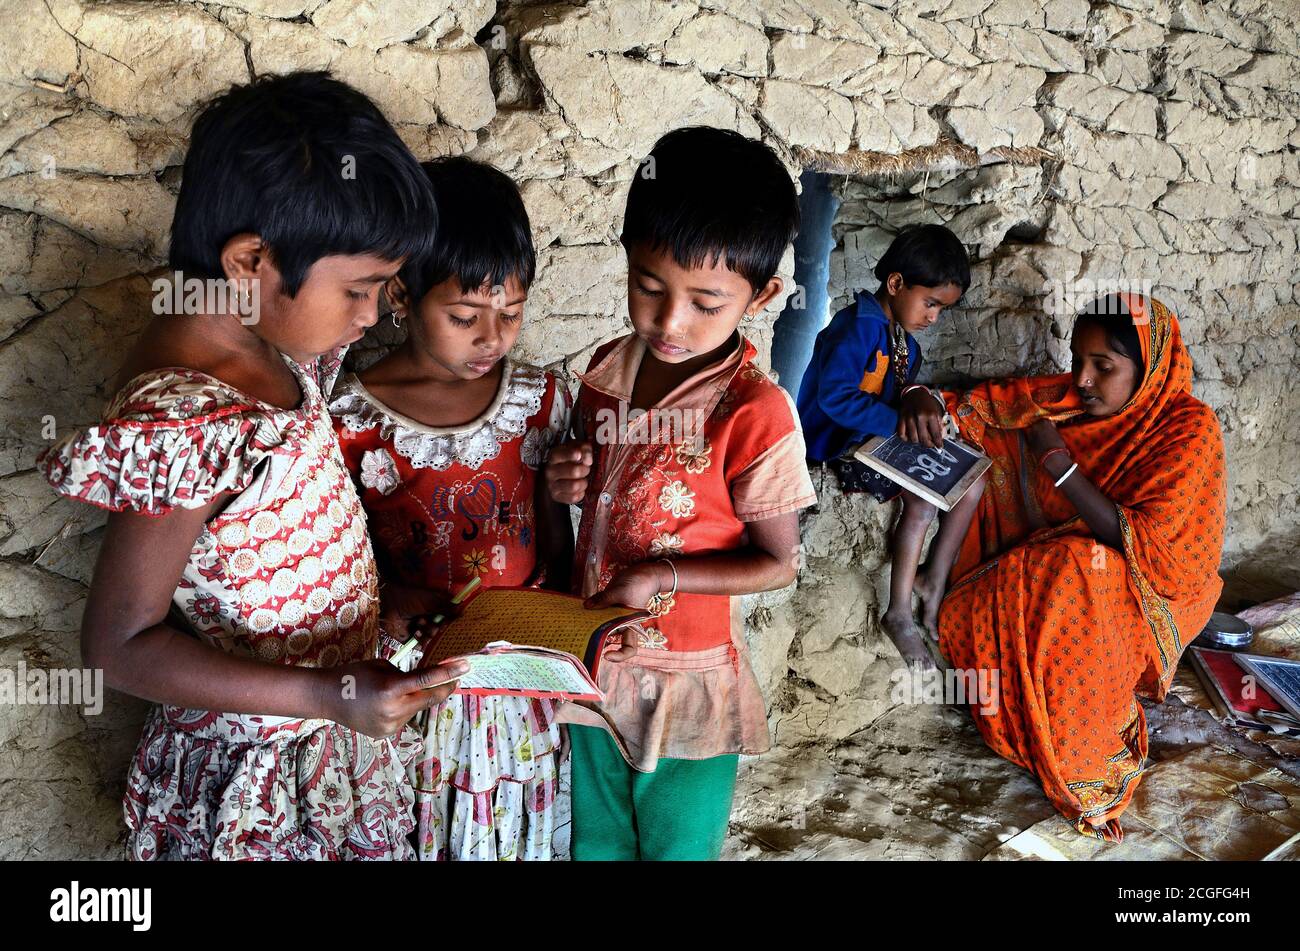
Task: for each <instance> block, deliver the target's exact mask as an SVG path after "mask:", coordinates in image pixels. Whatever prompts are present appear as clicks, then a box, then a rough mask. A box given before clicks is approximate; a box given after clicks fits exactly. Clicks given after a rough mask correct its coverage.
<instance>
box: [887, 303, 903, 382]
mask: <svg viewBox="0 0 1300 951" xmlns="http://www.w3.org/2000/svg"><path fill="white" fill-rule="evenodd" d="M889 330H890V333H891V334H892V336H893V344H894V358H893V360H892V361H891V362H892V363H893V364H894V381H895V384H896V386H895V389H896V390H897V391H898V392H899V393H901V392H903V387H904V386H906V385H907V333H906V331H904V330H903V328H902V327H900V326H899V325H898V322H897V321H895V320H894V319H892V318H890V321H889Z"/></svg>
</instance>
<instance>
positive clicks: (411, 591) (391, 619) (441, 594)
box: [379, 584, 460, 641]
mask: <svg viewBox="0 0 1300 951" xmlns="http://www.w3.org/2000/svg"><path fill="white" fill-rule="evenodd" d="M379 600H380V608H381V610H380V615H379V623H380V625H381V626H382V627H383V629H384V632H385V633H387V634H388V635H389V636H390V637H392V638H394V639H396V640H399V641H404V640H406V639H407V638H408V637H410V636H411V635H412V634H416V633H426V632H427V631H429V630H430V629H431V628H432V627H433V624H432V618H433V616H434V615H436V614H441V615H443V617H444V618H445V619H446V620H451V619H452V618H453V617H455V616H456V615H457V614H458V613H460V605H453V604H452V603H451V597H450V596H449V595H448V594H447V593H446V592H445V591H435V590H433V589H431V588H409V587H406V586H405V585H397V584H385V585H384V586H383V587H382V588H381V589H380V591H379Z"/></svg>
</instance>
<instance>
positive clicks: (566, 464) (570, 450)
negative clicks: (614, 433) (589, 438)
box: [545, 442, 593, 505]
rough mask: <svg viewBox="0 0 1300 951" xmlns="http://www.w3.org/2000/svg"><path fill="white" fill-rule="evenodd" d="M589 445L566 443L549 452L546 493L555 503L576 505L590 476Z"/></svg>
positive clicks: (590, 459) (583, 493)
mask: <svg viewBox="0 0 1300 951" xmlns="http://www.w3.org/2000/svg"><path fill="white" fill-rule="evenodd" d="M592 459H593V456H592V451H591V443H589V442H566V443H562V444H561V445H559V446H556V447H555V448H554V449H552V450H551V457H550V459H548V460H547V462H546V470H545V474H546V491H547V492H548V493H549V494H550V496H551V498H552V499H554V500H555V501H556V502H561V503H563V504H565V505H578V504H579V503H580V502H582V499H583V496H585V495H586V494H587V479H588V477H589V476H590V475H591V464H592Z"/></svg>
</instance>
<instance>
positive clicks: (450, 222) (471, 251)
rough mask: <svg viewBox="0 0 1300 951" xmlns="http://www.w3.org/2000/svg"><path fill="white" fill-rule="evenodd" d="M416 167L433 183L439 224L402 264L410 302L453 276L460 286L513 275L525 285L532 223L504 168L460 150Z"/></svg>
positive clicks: (531, 258) (532, 269) (530, 269)
mask: <svg viewBox="0 0 1300 951" xmlns="http://www.w3.org/2000/svg"><path fill="white" fill-rule="evenodd" d="M421 168H422V169H423V170H424V174H425V175H426V176H427V177H428V180H429V184H430V185H431V186H432V188H433V196H434V200H435V201H436V202H437V203H438V211H439V212H440V213H441V215H442V225H441V227H439V228H438V233H437V236H436V237H435V239H434V241H433V244H432V245H431V246H430V247H429V249H428V251H426V252H425V253H424V254H422V255H419V256H417V257H413V258H410V259H409V260H408V261H407V262H406V264H405V265H403V267H402V271H401V278H402V283H403V284H404V285H406V292H407V294H409V295H410V298H411V303H412V305H415V304H418V303H419V302H420V299H421V298H423V297H424V295H425V294H427V293H429V289H430V288H432V287H433V286H434V285H436V284H441V283H442V282H443V281H445V280H447V279H448V278H453V277H454V278H455V279H456V280H457V282H458V283H459V284H460V289H461V290H462V291H463V292H466V293H468V292H470V291H474V290H477V289H478V288H480V287H482V286H483V285H484V284H485V283H487V284H490V285H491V286H493V287H497V286H500V285H503V284H505V282H506V281H507V280H509V279H510V278H512V277H513V278H515V279H517V280H518V281H519V283H520V284H522V285H523V286H524V287H525V288H527V287H529V285H531V284H532V283H533V277H534V275H535V274H536V272H537V252H536V251H535V250H534V249H533V233H532V227H531V225H530V224H529V222H528V212H527V211H526V210H525V208H524V201H523V198H521V197H520V195H519V188H518V187H517V186H516V185H515V183H514V182H513V181H511V180H510V177H509V176H508V175H506V174H505V173H504V172H501V171H500V170H498V169H496V168H494V167H493V166H491V165H489V164H487V163H486V162H476V161H474V160H473V159H469V158H466V157H465V156H463V155H458V156H452V157H449V158H440V159H434V160H433V161H432V162H425V163H424V164H423V165H422V166H421Z"/></svg>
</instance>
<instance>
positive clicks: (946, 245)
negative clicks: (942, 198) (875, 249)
mask: <svg viewBox="0 0 1300 951" xmlns="http://www.w3.org/2000/svg"><path fill="white" fill-rule="evenodd" d="M894 272H897V273H899V274H901V275H902V276H903V283H904V284H906V285H907V286H908V287H915V286H917V285H920V286H921V287H942V286H943V285H945V284H956V285H957V286H958V287H960V288H961V292H962V293H963V294H965V293H966V291H967V289H968V288H969V287H970V256H969V255H968V254H967V252H966V246H965V245H963V244H962V243H961V241H960V240H958V238H957V236H956V235H955V234H953V233H952V232H951V231H949V230H948V229H947V228H945V227H944V226H943V225H913V226H912V227H910V228H904V229H903V230H902V231H900V232H899V233H898V235H897V236H896V237H895V238H894V240H893V241H891V242H890V243H889V247H888V248H887V249H886V250H885V253H884V255H883V256H882V257H881V258H880V260H879V261H877V262H876V270H875V275H876V278H877V279H878V280H879V281H880V283H881V284H884V282H885V281H886V280H888V279H889V275H891V274H893V273H894Z"/></svg>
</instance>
